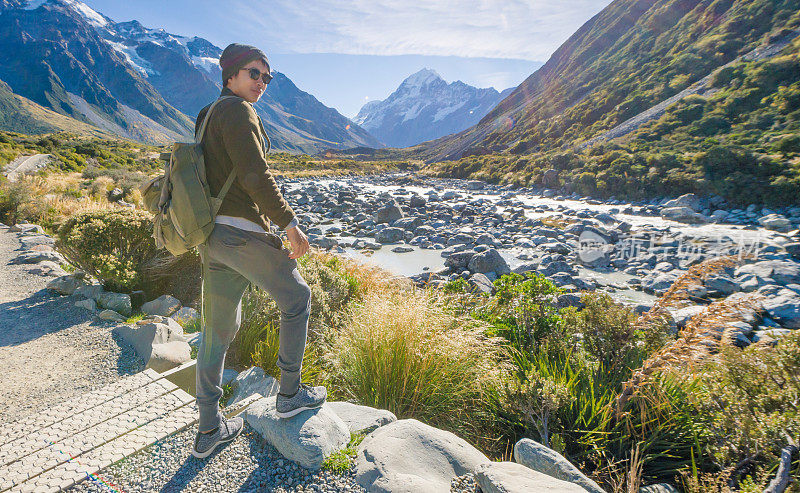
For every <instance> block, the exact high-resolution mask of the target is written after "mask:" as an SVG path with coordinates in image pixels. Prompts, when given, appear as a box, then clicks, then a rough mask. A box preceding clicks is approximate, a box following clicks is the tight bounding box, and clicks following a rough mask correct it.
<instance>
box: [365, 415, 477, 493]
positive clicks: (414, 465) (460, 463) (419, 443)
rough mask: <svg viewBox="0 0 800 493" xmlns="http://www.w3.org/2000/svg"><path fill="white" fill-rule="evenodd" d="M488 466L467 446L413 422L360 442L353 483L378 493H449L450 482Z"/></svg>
mask: <svg viewBox="0 0 800 493" xmlns="http://www.w3.org/2000/svg"><path fill="white" fill-rule="evenodd" d="M486 462H489V459H488V458H487V457H486V456H485V455H483V454H482V453H481V452H480V451H479V450H478V449H476V448H475V447H473V446H472V445H470V444H469V443H467V442H466V440H464V439H462V438H459V437H457V436H456V435H454V434H452V433H450V432H448V431H444V430H440V429H437V428H434V427H432V426H428V425H426V424H424V423H421V422H419V421H417V420H415V419H402V420H400V421H395V422H394V423H390V424H388V425H386V426H382V427H380V428H378V429H377V430H375V431H373V432H372V433H370V434H369V435H368V436H367V437H366V438H365V439H364V441H363V442H361V445H360V446H359V447H358V454H357V455H356V481H358V484H360V485H361V486H363V487H364V488H366V490H367V491H370V492H378V493H427V492H432V493H433V492H441V491H450V482H451V481H452V480H453V478H455V477H456V476H461V475H463V474H466V473H469V472H472V471H474V470H475V468H476V467H478V466H479V465H480V464H483V463H486Z"/></svg>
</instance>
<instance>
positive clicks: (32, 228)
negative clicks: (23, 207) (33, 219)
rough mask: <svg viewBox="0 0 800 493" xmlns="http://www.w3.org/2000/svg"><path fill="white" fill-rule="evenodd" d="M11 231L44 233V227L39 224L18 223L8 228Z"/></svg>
mask: <svg viewBox="0 0 800 493" xmlns="http://www.w3.org/2000/svg"><path fill="white" fill-rule="evenodd" d="M8 231H9V232H11V233H36V234H44V229H43V228H42V227H41V226H39V225H38V224H29V223H18V224H15V225H13V226H11V227H10V228H9V229H8Z"/></svg>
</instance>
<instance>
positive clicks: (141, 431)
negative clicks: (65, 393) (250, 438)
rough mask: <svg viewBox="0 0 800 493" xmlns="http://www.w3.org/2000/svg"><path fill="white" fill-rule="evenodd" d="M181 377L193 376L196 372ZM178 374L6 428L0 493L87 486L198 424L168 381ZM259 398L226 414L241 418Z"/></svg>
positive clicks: (186, 399) (85, 398)
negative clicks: (116, 464) (122, 462)
mask: <svg viewBox="0 0 800 493" xmlns="http://www.w3.org/2000/svg"><path fill="white" fill-rule="evenodd" d="M176 370H179V371H180V372H183V373H184V374H187V373H188V374H189V375H190V376H193V373H194V372H193V370H194V368H193V366H192V365H188V366H185V367H181V368H179V369H176ZM177 374H178V372H175V371H170V372H166V373H163V374H159V373H157V372H155V371H153V370H150V369H148V370H145V371H143V372H141V373H138V374H136V375H132V376H129V377H126V378H123V379H122V380H119V381H117V382H116V383H114V384H111V385H108V386H106V387H103V388H100V389H98V390H96V391H94V392H90V393H86V394H83V395H81V396H78V397H76V398H75V399H72V400H69V401H67V402H64V403H61V404H58V405H56V406H53V407H51V408H49V409H46V410H44V411H42V412H39V413H36V414H33V415H30V416H28V417H26V418H23V419H21V420H19V421H17V422H14V423H10V424H7V425H4V426H3V428H2V429H0V492H9V493H10V492H15V493H16V492H37V493H38V492H43V493H44V492H55V491H61V490H63V489H66V488H69V487H70V486H72V485H74V484H76V483H78V482H80V481H83V480H84V479H87V478H93V479H96V480H99V479H98V478H97V476H96V474H97V473H98V472H99V471H100V470H101V469H103V468H105V467H108V466H109V465H111V464H113V463H114V462H117V461H118V460H120V459H122V458H124V457H127V456H129V455H132V454H134V453H136V452H138V451H140V450H142V449H144V448H145V447H147V446H149V445H151V444H153V443H155V442H156V441H158V440H160V439H162V438H165V437H167V436H169V435H171V434H172V433H175V432H177V431H180V430H183V429H184V428H186V427H187V426H190V425H192V424H194V423H196V422H197V415H198V414H197V407H196V405H195V401H194V397H193V396H192V395H190V394H189V393H187V392H186V391H185V390H182V389H180V388H178V386H177V385H175V383H173V382H172V381H171V380H174V379H171V378H169V377H171V376H175V375H177ZM183 379H184V380H186V375H184V378H183ZM189 390H190V391H192V390H191V389H189ZM258 397H260V396H253V398H250V399H246V400H245V401H242V402H240V403H238V404H237V405H236V406H235V408H231V409H226V410H225V411H226V414H227V415H229V416H230V415H233V414H237V413H238V412H240V411H241V410H243V409H244V408H246V407H247V406H248V405H249V404H250V403H251V402H253V400H255V398H258ZM186 452H187V454H188V453H189V451H188V450H187V451H186Z"/></svg>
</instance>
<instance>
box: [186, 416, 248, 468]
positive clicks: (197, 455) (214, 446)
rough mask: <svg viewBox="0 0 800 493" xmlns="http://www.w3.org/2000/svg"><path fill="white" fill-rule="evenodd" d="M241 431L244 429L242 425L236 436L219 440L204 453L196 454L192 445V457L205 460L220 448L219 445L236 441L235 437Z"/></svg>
mask: <svg viewBox="0 0 800 493" xmlns="http://www.w3.org/2000/svg"><path fill="white" fill-rule="evenodd" d="M243 429H244V424H242V427H241V428H239V431H237V432H236V434H234V435H232V436H231V437H230V438H228V439H226V440H219V441H218V442H216V443H215V444H214V445H212V446H211V448H209V449H208V450H206V451H205V452H198V451H197V450H195V448H194V445H192V455H193V456H195V457H197V458H198V459H205V458H206V457H208V456H209V455H211V454H212V453H213V452H214V450H216V449H217V447H218V446H220V445H222V444H224V443H228V442H231V441H233V440H234V439H236V437H238V436H239V434H240V433H241V432H242V430H243Z"/></svg>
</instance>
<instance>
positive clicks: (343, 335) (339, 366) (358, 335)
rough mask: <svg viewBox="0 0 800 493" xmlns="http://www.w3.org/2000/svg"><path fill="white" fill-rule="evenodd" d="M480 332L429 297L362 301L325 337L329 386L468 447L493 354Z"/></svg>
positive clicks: (478, 422)
mask: <svg viewBox="0 0 800 493" xmlns="http://www.w3.org/2000/svg"><path fill="white" fill-rule="evenodd" d="M482 328H483V327H482V326H481V325H480V324H476V323H474V322H472V321H470V320H468V319H464V318H459V317H455V316H454V315H453V314H452V313H450V312H449V311H448V310H447V308H446V306H444V305H443V303H441V300H439V299H438V298H437V297H436V295H435V294H433V293H430V292H426V291H421V290H408V291H401V290H392V291H389V290H384V291H383V292H378V293H367V294H366V295H365V298H364V300H363V302H361V303H360V304H359V306H358V309H357V310H356V311H355V313H354V314H353V317H352V320H351V321H350V323H348V324H347V326H346V327H343V328H342V329H341V330H339V331H337V332H336V333H335V334H333V337H331V340H330V345H329V347H328V357H329V358H330V359H331V361H332V367H333V369H334V371H333V376H332V382H333V383H334V384H335V385H336V388H337V389H338V390H339V391H340V392H341V393H342V394H343V395H344V397H346V398H350V399H353V400H355V401H357V402H359V403H361V404H364V405H368V406H373V407H377V408H382V409H389V410H390V411H392V412H393V413H395V414H396V415H397V416H398V418H410V417H414V418H416V419H419V420H421V421H424V422H426V423H429V424H431V425H433V426H439V427H442V428H445V429H448V430H451V431H454V432H456V433H459V434H461V435H462V436H464V437H467V438H468V439H469V438H471V439H476V438H477V436H478V435H479V430H480V428H481V426H482V423H484V422H485V419H486V418H487V416H486V410H485V406H484V396H485V392H486V390H487V388H489V387H491V386H493V385H494V381H495V378H496V368H497V358H496V356H497V355H498V352H499V349H498V347H497V345H496V344H495V342H494V341H492V340H489V339H487V338H485V337H483V336H482V335H481V331H482Z"/></svg>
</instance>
